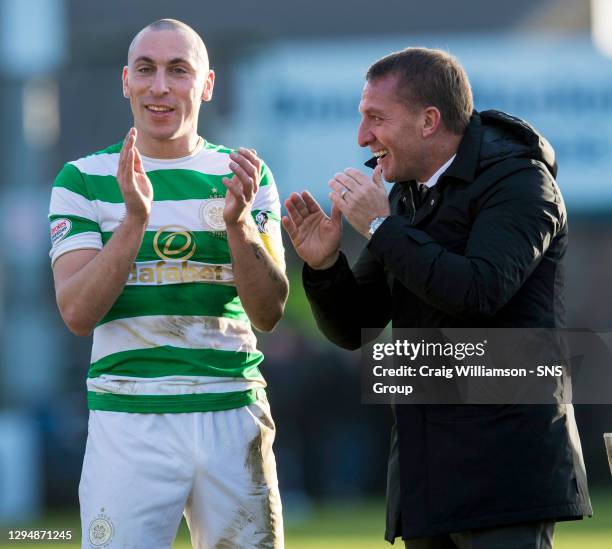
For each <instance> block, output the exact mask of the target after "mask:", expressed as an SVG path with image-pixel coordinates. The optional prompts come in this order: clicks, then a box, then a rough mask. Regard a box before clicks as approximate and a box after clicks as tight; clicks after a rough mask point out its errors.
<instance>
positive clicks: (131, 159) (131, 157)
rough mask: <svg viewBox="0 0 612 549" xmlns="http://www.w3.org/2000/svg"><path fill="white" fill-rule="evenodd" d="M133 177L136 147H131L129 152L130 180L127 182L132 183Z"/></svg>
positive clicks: (128, 171)
mask: <svg viewBox="0 0 612 549" xmlns="http://www.w3.org/2000/svg"><path fill="white" fill-rule="evenodd" d="M133 175H134V147H130V150H129V151H128V157H127V176H128V179H127V181H126V182H130V183H132V182H133V180H134V178H133Z"/></svg>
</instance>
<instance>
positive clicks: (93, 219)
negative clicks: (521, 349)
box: [49, 163, 102, 265]
mask: <svg viewBox="0 0 612 549" xmlns="http://www.w3.org/2000/svg"><path fill="white" fill-rule="evenodd" d="M49 223H50V225H51V251H50V252H49V256H50V257H51V265H53V264H54V263H55V261H56V260H57V258H58V257H60V256H61V255H63V254H65V253H66V252H70V251H73V250H80V249H95V250H101V249H102V235H101V232H100V226H99V225H98V222H97V215H96V210H95V204H94V202H93V201H92V200H91V198H90V196H89V193H88V191H87V186H86V184H85V181H84V179H83V175H82V174H81V172H80V171H79V169H78V168H77V167H76V166H74V165H73V164H70V163H68V164H66V165H65V166H64V167H63V168H62V169H61V171H60V172H59V174H58V175H57V177H56V178H55V181H54V183H53V189H52V191H51V203H50V205H49Z"/></svg>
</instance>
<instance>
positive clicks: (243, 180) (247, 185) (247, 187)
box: [229, 162, 255, 201]
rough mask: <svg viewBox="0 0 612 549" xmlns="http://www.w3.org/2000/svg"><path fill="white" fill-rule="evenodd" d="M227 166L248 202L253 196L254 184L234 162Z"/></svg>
mask: <svg viewBox="0 0 612 549" xmlns="http://www.w3.org/2000/svg"><path fill="white" fill-rule="evenodd" d="M229 166H230V170H232V172H233V173H234V175H235V176H236V179H237V180H238V181H239V182H240V184H241V185H242V187H243V192H244V194H245V196H246V197H247V199H248V200H249V201H250V200H251V199H252V197H253V194H254V187H255V182H254V181H253V179H252V177H250V176H249V174H248V173H247V172H246V171H245V170H244V168H243V167H242V166H241V165H240V164H238V163H236V162H230V165H229Z"/></svg>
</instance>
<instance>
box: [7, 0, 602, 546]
mask: <svg viewBox="0 0 612 549" xmlns="http://www.w3.org/2000/svg"><path fill="white" fill-rule="evenodd" d="M611 5H612V0H593V1H592V2H589V1H588V0H514V1H513V2H491V1H489V0H464V1H462V2H456V1H454V0H431V1H429V2H415V1H410V2H409V1H404V2H401V1H399V0H379V1H378V2H376V3H373V2H371V1H369V2H366V1H365V0H336V1H329V0H328V1H323V0H311V1H310V2H283V1H282V0H268V1H267V2H260V3H257V4H255V3H254V2H250V1H248V0H234V1H233V2H231V4H229V5H225V4H222V3H217V2H215V3H213V2H195V1H190V2H187V1H184V2H182V1H177V2H174V3H172V4H169V3H168V2H164V1H161V0H149V1H147V2H145V1H136V0H133V1H131V2H121V1H119V0H106V1H105V2H93V1H78V0H28V1H27V2H25V1H23V0H0V112H1V115H0V120H1V121H2V124H1V125H0V132H1V142H2V147H0V165H1V166H2V169H1V170H0V231H1V233H0V234H4V235H5V237H6V238H5V245H3V246H2V247H0V305H1V307H0V528H1V530H0V532H2V537H1V538H0V547H3V546H4V545H2V543H3V542H5V541H6V539H7V538H6V532H7V530H8V529H9V528H15V527H17V526H18V525H25V524H27V525H29V526H30V527H33V528H42V527H47V526H50V525H53V526H54V527H56V528H73V529H75V532H76V529H78V519H77V486H78V480H79V473H80V467H81V461H82V456H83V452H84V447H85V437H86V428H87V409H86V402H85V387H84V380H85V375H86V370H87V364H88V360H89V351H90V339H89V338H84V339H79V338H76V337H74V336H72V335H71V334H70V333H69V332H68V330H67V329H66V328H65V327H64V326H63V324H62V321H61V319H60V317H59V314H58V312H57V310H56V307H55V302H54V293H53V284H52V276H51V271H50V267H49V262H48V257H47V251H48V248H49V237H48V224H47V221H46V215H47V207H48V200H49V194H50V188H51V182H52V180H53V178H54V176H55V174H56V173H57V171H58V170H59V169H60V168H61V166H62V165H63V163H64V162H66V161H69V160H73V159H76V158H78V157H80V156H83V155H85V154H88V153H90V152H93V151H95V150H98V149H100V148H103V147H105V146H107V145H109V144H111V143H114V142H117V141H119V140H120V139H122V137H123V136H124V135H125V133H126V131H127V129H128V128H129V126H130V123H131V116H130V111H129V105H128V103H127V101H126V100H125V99H124V98H123V96H122V94H121V86H120V74H121V68H122V66H123V64H124V62H125V57H126V52H127V48H128V45H129V43H130V40H131V39H132V37H133V35H134V34H135V33H136V32H137V31H138V30H139V29H140V28H142V27H143V26H145V25H146V24H147V23H149V22H151V21H153V20H156V19H159V18H162V17H173V18H177V19H180V20H183V21H185V22H186V23H188V24H190V25H191V26H193V27H194V28H195V29H196V30H197V31H199V32H200V33H201V35H202V36H203V38H204V40H205V42H206V44H207V46H208V48H209V54H210V57H211V63H212V67H213V68H214V69H215V70H216V72H217V84H216V90H215V98H214V100H213V102H212V103H211V104H207V105H205V107H204V108H203V110H202V112H201V116H200V133H201V134H202V135H204V136H205V137H206V138H207V139H209V140H210V141H212V142H214V143H223V144H225V145H228V146H239V145H248V146H251V147H256V148H257V150H258V152H259V153H260V155H261V156H262V157H263V158H265V159H266V161H267V162H268V164H269V165H270V166H271V168H272V170H273V172H274V174H275V177H276V181H277V184H278V186H279V190H280V193H281V197H282V198H285V197H286V196H287V195H288V194H289V193H290V192H291V191H294V190H301V189H304V188H308V189H309V190H311V191H312V192H313V193H314V194H315V195H317V196H318V197H320V198H322V199H323V201H324V202H326V198H325V197H326V194H327V181H328V179H329V178H330V176H331V175H333V173H335V172H336V171H339V170H341V169H344V168H345V167H347V166H357V167H358V166H360V165H361V163H362V162H363V161H364V160H365V159H367V153H365V152H364V151H361V150H360V149H359V148H358V146H357V144H356V128H357V123H358V115H357V104H358V100H359V94H360V90H361V87H362V83H363V75H364V73H365V70H366V69H367V67H368V65H369V64H370V63H371V62H372V61H374V60H375V59H376V58H378V57H380V56H381V55H383V54H386V53H388V52H390V51H392V50H396V49H400V48H402V47H405V46H408V45H424V46H432V47H442V48H444V49H447V50H449V51H450V52H451V53H454V54H455V55H457V56H458V57H459V59H460V60H461V61H462V62H463V63H464V65H465V67H466V69H467V71H468V74H469V75H470V77H471V80H472V83H473V86H474V92H475V99H476V106H477V108H479V109H481V110H483V109H487V108H498V109H501V110H506V111H507V112H510V113H511V114H515V115H518V116H522V117H525V118H526V119H527V120H529V121H530V122H531V123H532V124H533V125H535V126H536V127H537V128H538V129H539V130H541V131H542V132H543V133H544V135H546V136H547V138H548V139H549V140H550V141H551V143H552V144H553V146H554V147H555V149H556V150H557V154H558V162H559V184H560V187H561V189H562V191H563V193H564V195H565V198H566V202H567V206H568V210H569V216H570V226H571V247H570V254H569V258H568V267H569V273H568V293H567V306H568V319H569V322H568V324H569V326H570V327H572V328H588V329H593V330H596V331H610V330H611V329H612V306H611V305H612V175H611V174H612V57H610V55H612V46H610V44H609V42H608V40H612V8H611V7H610V6H611ZM606 10H607V11H606ZM345 240H346V246H345V249H346V251H347V252H348V253H349V256H352V257H354V255H355V254H356V253H357V252H358V250H359V249H360V248H361V246H362V244H363V243H362V242H361V240H360V238H359V237H358V236H357V235H355V234H353V233H351V232H350V231H347V235H346V239H345ZM287 256H288V270H289V276H290V280H291V282H292V292H291V296H290V301H289V304H288V307H287V314H286V318H285V319H284V320H283V322H282V323H281V325H280V326H279V327H278V329H277V330H276V331H275V332H274V333H273V334H271V335H268V336H265V337H263V336H262V337H261V338H260V341H261V345H262V348H263V350H264V352H265V353H266V361H265V363H264V367H263V372H264V375H265V376H266V378H267V380H268V384H269V398H270V401H271V405H272V409H273V413H274V417H275V420H276V424H277V440H276V445H275V449H276V456H277V461H278V468H279V477H280V483H281V491H282V494H283V498H284V505H285V509H286V521H287V530H288V539H287V546H288V548H289V549H291V548H297V549H299V548H302V547H303V548H306V547H309V548H314V547H321V548H327V547H329V548H332V549H336V548H343V547H352V548H356V547H363V548H366V547H367V548H374V547H384V546H385V544H384V542H383V541H382V535H383V522H384V521H383V516H384V515H383V505H384V503H383V488H384V485H385V468H386V453H387V444H388V431H389V427H390V423H391V417H390V412H389V410H388V409H387V407H384V406H362V405H361V404H360V385H359V369H358V354H356V353H348V352H344V351H340V350H338V349H336V348H334V347H333V346H332V345H331V344H329V343H327V342H326V341H324V340H323V339H322V338H321V336H320V335H319V334H318V333H317V330H316V328H315V326H314V323H313V320H312V318H311V315H310V312H309V309H308V306H307V303H306V301H305V298H304V295H303V292H302V290H301V284H300V269H301V265H300V263H299V261H298V260H297V258H296V257H295V255H294V254H293V252H292V250H291V248H290V246H287ZM577 417H578V422H579V427H580V432H581V436H582V443H583V448H584V454H585V459H586V463H587V470H588V473H589V479H590V484H591V486H592V488H593V492H594V507H595V513H596V516H595V518H594V519H591V520H589V521H585V522H581V523H578V524H572V525H564V526H563V527H562V528H560V529H559V533H558V541H559V547H562V548H570V547H572V548H574V547H575V548H601V549H603V548H604V547H612V495H611V494H612V491H611V488H612V484H611V483H612V480H611V479H610V471H609V470H608V465H607V463H606V458H605V453H604V447H603V441H602V433H603V432H606V431H608V432H609V431H612V407H610V406H603V405H599V406H598V405H589V406H579V407H577ZM181 539H183V540H186V539H187V538H185V537H184V536H183V537H182V538H181ZM7 546H12V545H7ZM22 546H23V544H22ZM66 546H68V545H66ZM72 546H76V545H72ZM187 546H188V545H187V544H186V542H185V541H184V542H177V547H187Z"/></svg>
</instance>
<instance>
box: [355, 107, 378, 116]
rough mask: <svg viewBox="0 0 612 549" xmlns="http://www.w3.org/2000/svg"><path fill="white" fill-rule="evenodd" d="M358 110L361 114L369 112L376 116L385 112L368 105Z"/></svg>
mask: <svg viewBox="0 0 612 549" xmlns="http://www.w3.org/2000/svg"><path fill="white" fill-rule="evenodd" d="M357 111H358V112H359V113H361V114H369V115H374V116H377V115H380V114H384V113H385V111H383V110H381V109H377V108H376V107H367V108H365V109H360V108H358V109H357Z"/></svg>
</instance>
